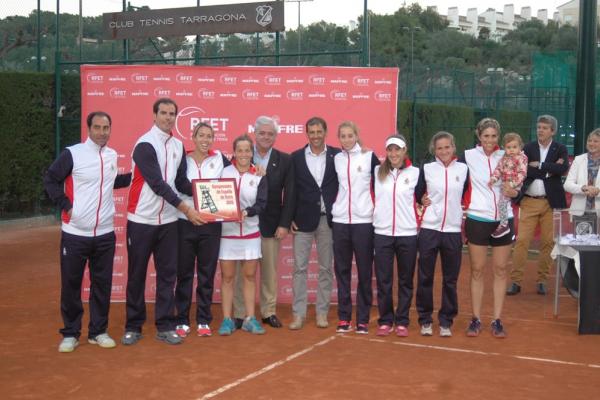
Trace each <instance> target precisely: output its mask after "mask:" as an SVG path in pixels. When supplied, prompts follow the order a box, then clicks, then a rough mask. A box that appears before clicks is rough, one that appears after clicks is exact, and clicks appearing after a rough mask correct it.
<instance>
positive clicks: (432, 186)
mask: <svg viewBox="0 0 600 400" xmlns="http://www.w3.org/2000/svg"><path fill="white" fill-rule="evenodd" d="M468 179H469V169H468V168H467V165H466V164H465V163H462V162H459V161H458V160H456V159H454V160H452V161H451V162H450V164H449V165H448V166H445V165H444V163H442V162H441V161H440V160H439V159H437V158H436V160H435V161H433V162H430V163H427V164H425V165H423V167H422V170H421V174H420V176H419V184H418V185H417V188H416V190H415V196H416V198H417V201H418V202H421V198H422V196H423V194H425V193H427V197H429V200H431V205H430V206H428V207H425V210H424V211H423V215H422V220H421V228H426V229H432V230H435V231H439V232H460V231H461V227H462V217H463V209H462V203H463V197H464V195H465V194H466V193H467V189H468Z"/></svg>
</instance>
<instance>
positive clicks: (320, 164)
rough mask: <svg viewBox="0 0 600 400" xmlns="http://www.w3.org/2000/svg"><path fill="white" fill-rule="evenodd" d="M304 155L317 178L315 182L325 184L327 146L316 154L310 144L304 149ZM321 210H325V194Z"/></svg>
mask: <svg viewBox="0 0 600 400" xmlns="http://www.w3.org/2000/svg"><path fill="white" fill-rule="evenodd" d="M304 157H305V158H306V165H307V166H308V170H309V171H310V174H311V175H312V177H313V178H314V179H315V182H317V185H319V187H321V185H322V184H323V177H324V176H325V166H326V163H327V146H325V148H324V149H323V151H322V152H321V153H319V154H315V153H313V152H312V150H311V148H310V145H308V146H306V149H305V150H304ZM321 212H322V213H324V212H325V202H324V201H323V196H321Z"/></svg>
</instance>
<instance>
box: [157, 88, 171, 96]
mask: <svg viewBox="0 0 600 400" xmlns="http://www.w3.org/2000/svg"><path fill="white" fill-rule="evenodd" d="M154 96H156V97H169V96H171V90H170V89H164V88H161V87H160V86H159V87H157V88H156V89H154Z"/></svg>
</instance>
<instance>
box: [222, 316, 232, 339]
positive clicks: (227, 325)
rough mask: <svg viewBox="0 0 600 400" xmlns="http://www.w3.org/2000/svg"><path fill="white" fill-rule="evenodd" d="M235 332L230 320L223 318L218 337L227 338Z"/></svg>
mask: <svg viewBox="0 0 600 400" xmlns="http://www.w3.org/2000/svg"><path fill="white" fill-rule="evenodd" d="M234 331H235V324H234V323H233V320H232V319H231V318H224V319H223V322H221V326H220V327H219V335H221V336H229V335H231V334H232V333H233V332H234Z"/></svg>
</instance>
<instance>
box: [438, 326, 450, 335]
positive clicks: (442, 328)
mask: <svg viewBox="0 0 600 400" xmlns="http://www.w3.org/2000/svg"><path fill="white" fill-rule="evenodd" d="M440 337H452V331H451V330H450V328H449V327H445V326H440Z"/></svg>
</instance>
